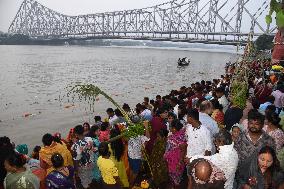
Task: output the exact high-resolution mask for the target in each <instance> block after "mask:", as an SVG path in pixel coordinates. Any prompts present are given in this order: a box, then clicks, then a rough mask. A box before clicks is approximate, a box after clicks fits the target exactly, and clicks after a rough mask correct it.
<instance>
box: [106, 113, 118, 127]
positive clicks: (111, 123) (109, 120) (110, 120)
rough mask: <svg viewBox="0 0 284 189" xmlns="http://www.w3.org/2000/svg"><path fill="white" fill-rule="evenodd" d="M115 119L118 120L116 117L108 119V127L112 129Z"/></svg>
mask: <svg viewBox="0 0 284 189" xmlns="http://www.w3.org/2000/svg"><path fill="white" fill-rule="evenodd" d="M117 119H118V117H117V116H116V115H114V116H112V117H110V118H109V119H108V122H109V124H110V126H112V127H113V126H114V123H115V122H116V120H117Z"/></svg>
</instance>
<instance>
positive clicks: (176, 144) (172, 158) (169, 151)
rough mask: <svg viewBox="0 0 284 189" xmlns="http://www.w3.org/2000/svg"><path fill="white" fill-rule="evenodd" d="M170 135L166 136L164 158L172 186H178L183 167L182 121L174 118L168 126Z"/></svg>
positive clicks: (183, 134) (184, 141) (184, 147)
mask: <svg viewBox="0 0 284 189" xmlns="http://www.w3.org/2000/svg"><path fill="white" fill-rule="evenodd" d="M170 129H171V132H172V135H170V136H169V137H168V140H167V147H166V152H165V154H164V159H165V160H166V162H167V164H168V170H169V176H170V179H171V182H172V185H173V187H174V188H178V186H179V185H180V182H181V177H182V174H183V171H184V169H185V163H184V156H185V151H186V145H187V143H186V135H185V129H183V125H182V123H180V121H179V120H174V121H173V123H172V127H171V128H170Z"/></svg>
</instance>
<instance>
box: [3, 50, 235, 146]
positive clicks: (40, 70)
mask: <svg viewBox="0 0 284 189" xmlns="http://www.w3.org/2000/svg"><path fill="white" fill-rule="evenodd" d="M4 47H5V48H4ZM203 50H204V49H203ZM0 52H1V55H2V58H1V59H0V69H1V70H2V73H1V75H0V78H1V81H2V82H1V83H0V87H1V89H2V90H1V92H0V101H1V103H2V105H1V106H0V120H2V122H0V130H1V133H2V135H7V136H9V137H11V139H12V140H13V141H15V142H16V143H21V142H22V141H25V142H26V143H27V144H28V145H29V147H31V148H32V147H33V146H34V145H37V144H40V143H41V142H40V141H41V137H42V135H43V134H44V133H47V132H50V133H54V132H57V131H59V132H61V133H62V135H63V136H64V137H65V135H66V134H67V131H68V130H69V128H71V127H74V126H75V125H77V124H79V123H83V122H85V121H88V122H91V123H92V122H93V121H94V120H93V115H94V114H99V115H102V116H103V117H105V116H106V113H105V110H106V108H108V107H109V106H111V104H109V103H108V102H107V101H106V100H105V99H104V98H101V97H100V98H99V101H98V102H96V104H95V107H96V109H95V112H94V113H86V111H85V106H84V105H82V106H78V105H76V106H75V107H72V108H64V106H66V105H68V104H70V103H68V102H67V101H66V102H63V103H60V102H59V101H58V99H59V96H61V97H62V96H63V95H65V92H64V88H65V87H66V86H67V85H68V84H70V83H71V82H76V81H81V82H88V83H94V84H96V85H98V86H100V87H101V88H102V89H103V90H105V91H106V92H107V93H108V94H110V95H111V96H112V97H113V98H114V99H115V100H116V101H117V102H118V103H119V104H123V103H128V104H129V105H130V106H131V107H134V106H135V105H136V103H137V102H139V101H141V99H143V97H144V96H149V97H150V98H154V97H155V96H156V95H157V94H161V95H166V94H168V93H169V92H170V91H171V90H172V89H174V88H179V87H180V86H183V85H185V86H188V85H190V83H191V82H197V81H201V80H202V79H204V78H206V79H208V80H212V79H214V78H216V76H220V75H222V74H224V66H225V64H226V62H228V61H233V60H234V59H235V58H234V57H235V56H236V55H234V54H232V53H231V50H230V51H229V52H228V53H227V52H226V51H225V52H195V51H190V50H185V49H183V50H180V49H168V50H164V49H157V48H156V49H149V48H138V47H137V48H126V47H125V48H121V47H119V48H117V47H115V48H113V47H112V48H111V47H80V46H70V47H64V46H59V47H58V46H0ZM186 56H187V57H190V58H191V61H192V63H191V64H190V65H189V66H188V67H184V68H178V67H177V65H176V61H177V59H178V57H186ZM39 112H41V113H39ZM26 113H30V114H34V115H33V116H28V117H24V114H26Z"/></svg>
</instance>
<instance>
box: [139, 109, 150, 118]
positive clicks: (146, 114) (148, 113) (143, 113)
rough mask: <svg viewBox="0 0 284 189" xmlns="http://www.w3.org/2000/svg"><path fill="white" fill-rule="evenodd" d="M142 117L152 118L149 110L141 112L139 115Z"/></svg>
mask: <svg viewBox="0 0 284 189" xmlns="http://www.w3.org/2000/svg"><path fill="white" fill-rule="evenodd" d="M140 115H141V116H142V117H147V116H152V112H151V110H149V109H145V110H143V112H141V114H140Z"/></svg>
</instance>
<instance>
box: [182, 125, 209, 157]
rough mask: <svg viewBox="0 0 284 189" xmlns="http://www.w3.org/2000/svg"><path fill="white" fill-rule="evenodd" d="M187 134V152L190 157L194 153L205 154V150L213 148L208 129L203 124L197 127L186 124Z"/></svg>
mask: <svg viewBox="0 0 284 189" xmlns="http://www.w3.org/2000/svg"><path fill="white" fill-rule="evenodd" d="M186 135H187V153H186V157H188V158H190V157H192V156H195V155H205V151H211V150H212V148H213V144H212V138H211V134H210V131H209V130H208V129H207V128H206V127H205V126H203V125H201V126H200V128H199V129H196V128H194V127H192V125H190V124H188V125H187V126H186Z"/></svg>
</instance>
